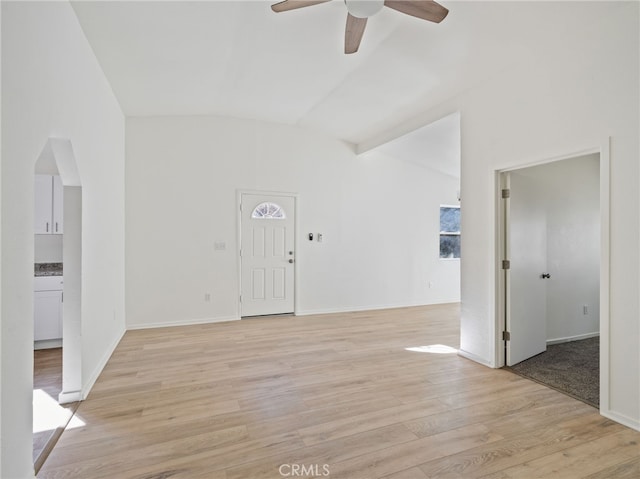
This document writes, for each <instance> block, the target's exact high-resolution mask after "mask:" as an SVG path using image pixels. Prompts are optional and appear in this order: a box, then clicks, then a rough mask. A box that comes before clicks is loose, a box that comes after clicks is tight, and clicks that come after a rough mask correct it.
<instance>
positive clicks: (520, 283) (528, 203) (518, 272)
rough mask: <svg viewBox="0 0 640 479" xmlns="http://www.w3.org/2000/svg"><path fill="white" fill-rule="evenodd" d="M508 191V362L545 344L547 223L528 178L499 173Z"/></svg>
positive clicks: (534, 352) (526, 354)
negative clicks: (504, 178)
mask: <svg viewBox="0 0 640 479" xmlns="http://www.w3.org/2000/svg"><path fill="white" fill-rule="evenodd" d="M504 174H505V175H507V177H506V184H507V185H508V187H507V188H508V191H509V193H508V194H506V195H503V196H507V198H505V199H504V200H503V201H504V207H505V215H504V217H505V221H506V225H505V233H506V238H505V243H506V245H505V246H506V252H505V253H506V259H508V260H509V267H508V269H505V275H506V276H505V285H506V294H505V298H506V307H505V310H506V326H507V331H508V332H509V340H508V341H507V349H506V350H507V357H506V362H507V365H508V366H513V365H514V364H517V363H519V362H521V361H524V360H525V359H528V358H530V357H532V356H535V355H536V354H540V353H542V352H544V351H546V349H547V333H546V322H547V318H546V310H547V292H546V291H547V288H546V283H545V278H543V277H542V275H543V273H545V271H546V267H547V264H546V263H547V225H546V215H545V210H544V207H543V205H542V200H543V198H540V195H539V192H537V191H535V189H534V187H533V182H532V180H531V178H528V177H527V176H526V175H525V174H520V173H514V172H511V173H504Z"/></svg>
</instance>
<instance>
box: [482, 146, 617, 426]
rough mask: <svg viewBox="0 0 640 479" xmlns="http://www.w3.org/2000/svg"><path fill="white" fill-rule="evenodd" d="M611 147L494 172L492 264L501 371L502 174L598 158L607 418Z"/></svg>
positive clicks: (602, 403)
mask: <svg viewBox="0 0 640 479" xmlns="http://www.w3.org/2000/svg"><path fill="white" fill-rule="evenodd" d="M610 144H611V138H610V137H606V138H604V139H603V140H602V141H601V142H600V144H599V145H597V146H590V147H587V148H583V149H576V150H575V151H573V152H569V153H565V154H561V155H558V156H555V157H550V158H545V159H534V160H532V161H531V162H528V163H524V164H518V165H505V166H504V167H502V168H497V169H495V170H494V172H493V173H494V191H495V194H494V198H495V205H494V206H495V236H494V237H495V250H494V254H495V257H494V258H495V260H494V278H495V285H496V288H495V290H496V298H495V308H494V310H495V335H494V338H495V349H494V351H495V357H494V364H495V366H496V367H498V368H500V367H503V366H504V365H505V353H504V348H505V346H504V340H503V338H502V332H503V331H504V330H505V324H506V323H505V315H506V308H505V304H506V301H508V300H509V298H508V295H507V292H506V282H505V275H504V273H503V269H502V260H503V259H504V258H503V252H504V251H505V222H504V220H505V218H504V209H503V207H502V204H501V202H502V189H503V187H504V184H503V181H504V180H503V177H504V176H505V175H502V173H506V172H510V171H515V170H519V169H522V168H527V167H530V166H538V165H543V164H546V163H553V162H555V161H560V160H567V159H570V158H576V157H580V156H585V155H589V154H594V153H596V154H599V156H600V413H601V414H603V415H605V416H607V414H606V412H607V411H609V363H610V361H609V328H610V324H609V304H610V299H609V298H610V288H609V277H610V244H609V243H610V241H609V231H610V202H611V200H610V195H611V193H610Z"/></svg>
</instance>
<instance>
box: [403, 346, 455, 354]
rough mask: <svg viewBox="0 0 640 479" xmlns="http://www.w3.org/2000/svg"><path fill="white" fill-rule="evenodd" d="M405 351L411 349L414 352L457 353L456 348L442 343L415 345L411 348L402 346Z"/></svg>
mask: <svg viewBox="0 0 640 479" xmlns="http://www.w3.org/2000/svg"><path fill="white" fill-rule="evenodd" d="M404 349H405V351H413V352H414V353H432V354H457V353H458V350H457V349H456V348H452V347H451V346H445V345H444V344H431V345H430V346H415V347H413V348H404Z"/></svg>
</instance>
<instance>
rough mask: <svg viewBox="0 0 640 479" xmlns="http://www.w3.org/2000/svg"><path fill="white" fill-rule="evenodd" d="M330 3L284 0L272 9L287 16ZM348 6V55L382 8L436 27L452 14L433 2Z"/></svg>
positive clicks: (351, 0)
mask: <svg viewBox="0 0 640 479" xmlns="http://www.w3.org/2000/svg"><path fill="white" fill-rule="evenodd" d="M330 1H331V0H284V1H282V2H278V3H275V4H273V5H271V9H272V10H273V11H274V12H286V11H289V10H295V9H297V8H303V7H310V6H312V5H318V4H320V3H327V2H330ZM344 3H345V5H346V7H347V12H348V13H347V27H346V31H345V41H344V52H345V53H347V54H348V53H355V52H357V51H358V48H359V47H360V42H361V41H362V36H363V35H364V29H365V27H366V26H367V19H368V18H369V17H371V16H373V15H375V14H376V13H378V12H379V11H380V10H382V7H389V8H391V9H393V10H396V11H398V12H400V13H404V14H406V15H411V16H412V17H416V18H421V19H422V20H427V21H429V22H433V23H440V22H441V21H442V20H444V18H445V17H446V16H447V14H448V13H449V10H447V9H446V8H445V7H443V6H442V5H440V4H439V3H437V2H434V1H433V0H344Z"/></svg>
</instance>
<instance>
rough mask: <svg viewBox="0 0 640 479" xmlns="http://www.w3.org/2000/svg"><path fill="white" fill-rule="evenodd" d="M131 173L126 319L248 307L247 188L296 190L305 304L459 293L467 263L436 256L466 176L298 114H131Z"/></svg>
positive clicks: (342, 306) (433, 298)
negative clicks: (446, 207)
mask: <svg viewBox="0 0 640 479" xmlns="http://www.w3.org/2000/svg"><path fill="white" fill-rule="evenodd" d="M126 185H127V225H126V229H127V235H126V238H127V240H126V255H127V262H126V271H127V273H126V285H127V295H126V296H127V324H128V326H129V327H145V326H151V325H167V324H178V323H181V322H193V321H208V320H221V319H233V318H238V314H239V311H238V297H239V290H238V270H237V250H236V241H237V214H236V209H237V205H236V192H237V190H238V189H247V190H264V191H281V192H294V193H298V194H299V201H298V213H299V215H298V233H299V234H300V236H299V237H298V242H297V254H296V260H297V266H298V275H299V276H298V285H299V288H298V290H297V312H298V313H299V314H306V313H313V312H328V311H344V310H356V309H369V308H378V307H393V306H406V305H414V304H427V303H436V302H449V301H457V300H458V299H459V273H458V269H459V263H458V262H457V261H448V262H447V261H439V260H438V230H439V223H438V222H439V205H440V204H441V203H453V204H456V203H457V199H456V191H457V188H458V186H457V185H458V183H457V180H456V179H455V178H452V177H449V176H444V175H442V174H439V173H435V172H433V171H431V170H428V169H426V168H423V167H420V166H416V165H414V164H411V163H408V162H404V161H401V160H398V159H395V158H389V157H385V156H383V155H379V154H378V155H371V156H370V157H368V158H366V159H365V158H358V157H356V156H355V154H354V153H353V151H352V149H351V148H350V147H349V146H348V145H346V144H344V143H342V142H340V141H336V140H333V139H329V138H327V137H324V136H320V135H316V134H313V133H310V132H309V131H306V130H304V129H300V128H295V127H287V126H281V125H276V124H268V123H260V122H254V121H245V120H236V119H222V118H214V117H208V118H205V117H185V118H175V117H174V118H128V119H127V166H126ZM309 232H313V233H319V232H320V233H323V234H324V242H323V243H318V242H313V243H312V242H309V241H307V240H306V239H305V237H306V235H307V234H308V233H309ZM215 242H226V244H227V249H226V251H214V243H215ZM429 281H432V282H433V287H432V288H431V289H429V288H428V282H429ZM206 292H210V293H211V294H212V301H211V302H210V303H207V302H205V301H204V294H205V293H206Z"/></svg>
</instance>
